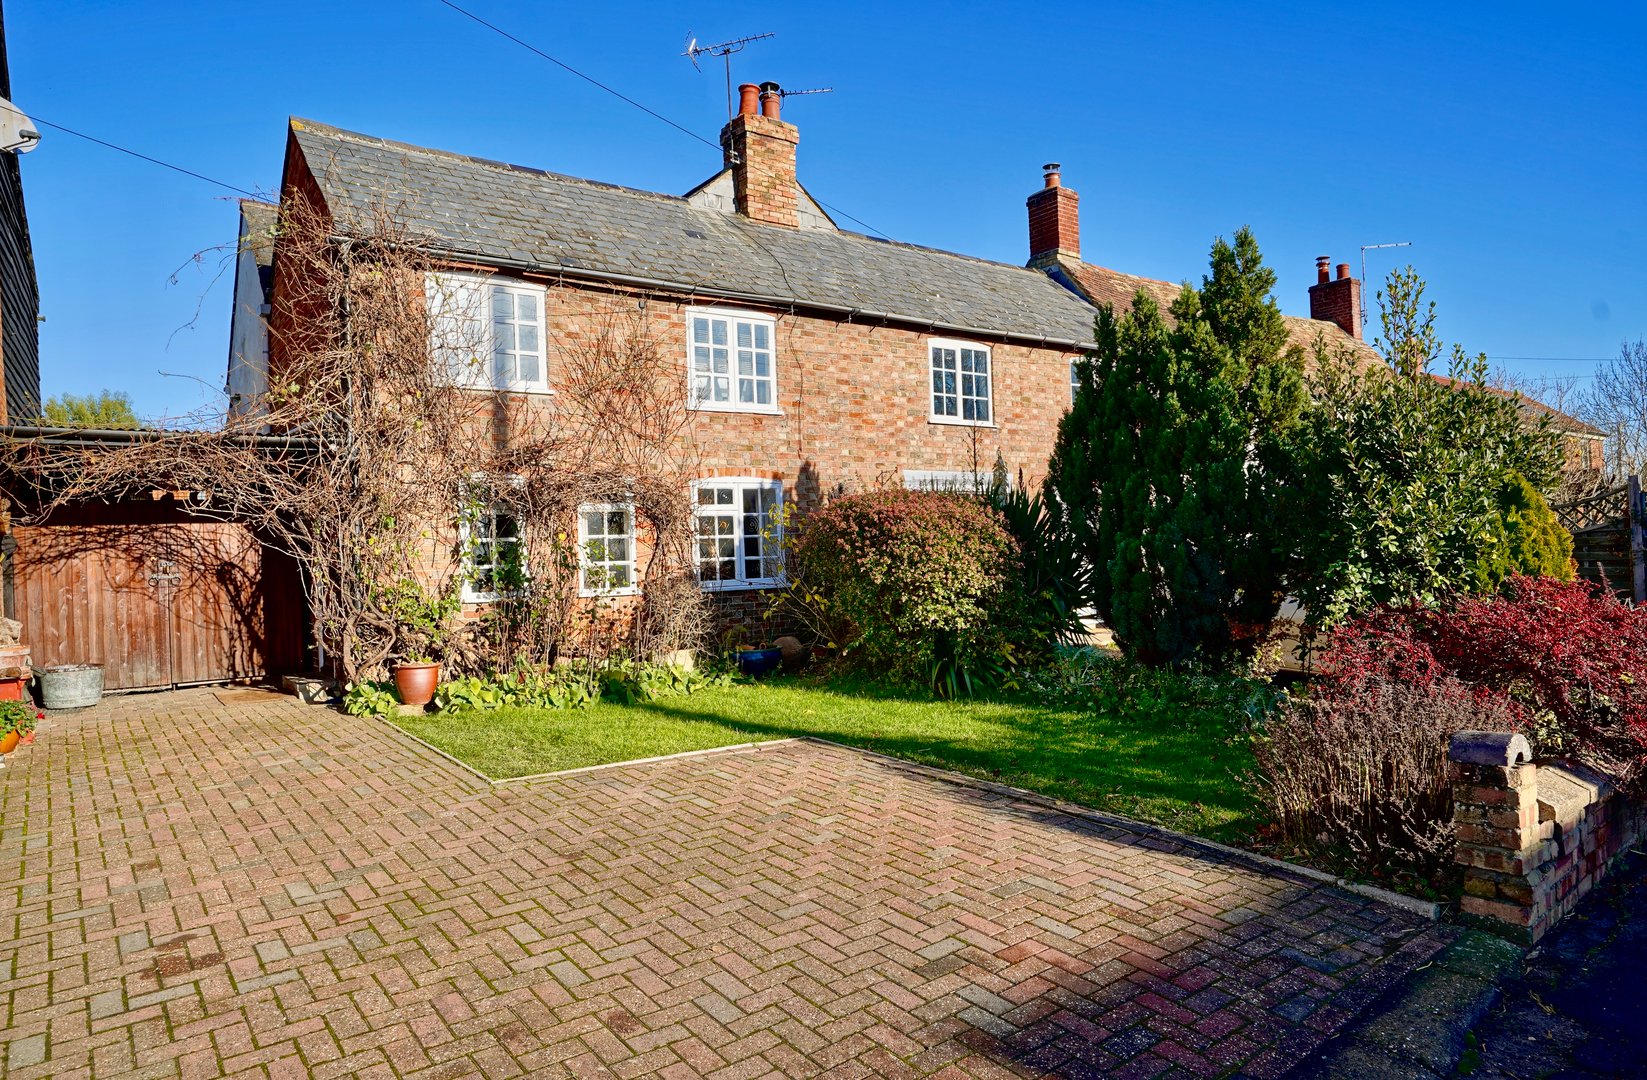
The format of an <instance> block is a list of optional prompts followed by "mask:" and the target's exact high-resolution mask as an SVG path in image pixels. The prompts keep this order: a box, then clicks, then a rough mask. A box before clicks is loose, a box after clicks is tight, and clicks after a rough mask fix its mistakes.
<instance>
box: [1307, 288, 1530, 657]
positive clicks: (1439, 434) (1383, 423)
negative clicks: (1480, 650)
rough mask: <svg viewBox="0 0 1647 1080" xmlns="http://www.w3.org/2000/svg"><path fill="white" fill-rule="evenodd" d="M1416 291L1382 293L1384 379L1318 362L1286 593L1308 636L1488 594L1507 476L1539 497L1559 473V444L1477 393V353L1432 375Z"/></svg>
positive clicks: (1431, 315) (1429, 337) (1339, 359)
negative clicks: (1298, 559)
mask: <svg viewBox="0 0 1647 1080" xmlns="http://www.w3.org/2000/svg"><path fill="white" fill-rule="evenodd" d="M1423 292H1424V282H1423V280H1422V279H1421V278H1419V276H1418V274H1417V273H1416V272H1415V271H1414V270H1412V268H1411V267H1408V268H1407V269H1406V270H1402V271H1397V272H1395V273H1393V274H1391V275H1390V277H1389V280H1388V282H1387V283H1386V285H1385V294H1384V295H1382V296H1381V297H1380V298H1381V299H1382V300H1384V310H1383V326H1384V331H1383V341H1382V342H1381V343H1380V344H1381V347H1382V348H1383V349H1384V351H1385V354H1386V355H1385V360H1386V362H1387V365H1388V367H1387V370H1378V369H1374V370H1366V369H1365V368H1364V367H1363V366H1362V365H1361V364H1360V363H1358V362H1357V360H1356V359H1355V357H1353V356H1351V355H1332V354H1329V353H1327V352H1326V351H1325V350H1324V349H1323V351H1322V352H1321V354H1320V355H1318V357H1317V370H1316V384H1315V386H1314V390H1315V393H1316V400H1317V408H1316V409H1315V411H1314V412H1313V413H1312V420H1311V426H1312V432H1311V436H1310V443H1309V444H1310V447H1311V458H1310V462H1309V468H1308V470H1307V471H1308V477H1309V479H1308V481H1307V483H1306V484H1305V487H1306V488H1307V489H1308V490H1309V491H1310V492H1311V493H1312V496H1313V497H1314V499H1315V500H1316V512H1315V513H1313V514H1311V515H1309V516H1308V517H1307V518H1305V519H1304V521H1303V522H1302V523H1301V526H1300V529H1299V532H1298V533H1297V535H1296V537H1295V540H1296V542H1297V544H1298V545H1299V547H1298V550H1299V551H1300V554H1301V555H1302V557H1303V562H1304V573H1303V574H1301V575H1300V577H1299V580H1298V581H1297V583H1296V588H1295V590H1294V594H1295V595H1296V596H1297V597H1298V599H1299V600H1300V602H1301V603H1302V604H1303V606H1304V608H1305V610H1306V611H1308V612H1309V617H1310V621H1311V622H1312V623H1313V624H1315V625H1317V626H1324V627H1331V626H1334V625H1336V624H1338V623H1340V622H1342V621H1343V620H1345V619H1346V618H1349V617H1352V616H1354V615H1356V614H1359V613H1360V612H1363V611H1368V610H1370V609H1372V608H1375V607H1377V606H1378V605H1380V604H1392V603H1393V604H1401V603H1406V602H1407V601H1409V600H1413V599H1417V600H1419V601H1422V602H1424V603H1430V604H1433V603H1437V602H1440V601H1443V600H1445V599H1447V598H1449V597H1453V596H1457V595H1460V594H1466V593H1470V592H1473V591H1480V590H1483V589H1490V588H1491V587H1493V585H1495V584H1496V581H1491V582H1484V581H1483V571H1482V566H1483V563H1484V562H1491V560H1492V559H1493V558H1494V553H1495V551H1496V550H1497V549H1498V548H1500V547H1501V546H1504V544H1505V518H1504V510H1503V506H1502V503H1501V498H1502V488H1503V483H1504V477H1505V474H1506V473H1509V472H1515V473H1519V474H1520V475H1521V476H1522V477H1524V478H1525V479H1526V481H1527V482H1529V483H1530V484H1531V485H1532V486H1533V488H1535V489H1540V490H1545V491H1548V490H1551V488H1552V487H1553V486H1554V485H1555V483H1556V482H1557V481H1558V479H1559V476H1560V462H1561V448H1560V440H1559V437H1558V436H1557V435H1556V434H1555V432H1553V431H1552V430H1550V428H1549V426H1548V424H1547V423H1542V422H1541V423H1540V424H1539V425H1538V426H1536V427H1532V426H1529V425H1528V424H1526V423H1525V422H1524V421H1523V419H1522V416H1521V412H1520V409H1519V408H1518V406H1517V404H1516V402H1515V400H1514V399H1512V398H1509V397H1506V396H1504V395H1502V394H1498V393H1494V392H1493V391H1492V390H1490V389H1488V388H1487V386H1486V385H1485V380H1486V377H1487V361H1486V357H1485V356H1477V357H1474V358H1471V357H1469V356H1466V355H1465V353H1464V351H1463V350H1462V349H1461V348H1459V347H1457V346H1454V347H1453V350H1452V358H1451V361H1450V362H1449V364H1448V368H1447V371H1448V376H1447V377H1446V378H1441V377H1439V376H1438V375H1436V374H1433V373H1432V368H1434V367H1435V365H1436V363H1437V361H1438V360H1439V358H1440V355H1441V351H1442V349H1441V344H1440V339H1439V337H1438V335H1437V333H1436V330H1435V326H1434V322H1435V305H1434V304H1433V303H1432V304H1429V305H1425V304H1424V303H1423ZM1519 527H1520V526H1519V525H1518V526H1517V528H1518V529H1519ZM1492 576H1493V575H1492V573H1491V572H1489V573H1488V574H1487V577H1488V578H1491V577H1492ZM1497 577H1498V578H1499V579H1502V577H1503V575H1502V574H1498V575H1497Z"/></svg>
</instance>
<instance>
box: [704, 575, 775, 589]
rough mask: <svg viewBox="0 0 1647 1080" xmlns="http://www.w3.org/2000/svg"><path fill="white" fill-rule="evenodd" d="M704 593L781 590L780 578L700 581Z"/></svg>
mask: <svg viewBox="0 0 1647 1080" xmlns="http://www.w3.org/2000/svg"><path fill="white" fill-rule="evenodd" d="M698 584H699V585H700V586H701V587H702V588H703V591H704V592H755V591H756V590H759V589H781V588H783V587H784V583H783V582H782V581H781V580H779V579H778V578H758V579H756V580H753V581H699V582H698Z"/></svg>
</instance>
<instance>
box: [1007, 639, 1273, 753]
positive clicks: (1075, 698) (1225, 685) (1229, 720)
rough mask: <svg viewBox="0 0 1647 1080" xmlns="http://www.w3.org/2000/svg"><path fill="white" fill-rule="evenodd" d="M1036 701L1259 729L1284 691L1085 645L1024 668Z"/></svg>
mask: <svg viewBox="0 0 1647 1080" xmlns="http://www.w3.org/2000/svg"><path fill="white" fill-rule="evenodd" d="M1024 690H1025V692H1027V693H1028V694H1029V695H1030V696H1031V697H1033V698H1034V699H1035V700H1036V701H1038V702H1042V703H1045V704H1051V705H1066V706H1072V707H1075V708H1081V709H1090V710H1091V711H1093V712H1097V713H1099V714H1101V715H1105V716H1115V717H1130V718H1134V719H1136V720H1138V721H1139V722H1148V723H1161V724H1168V725H1173V726H1175V727H1182V726H1184V725H1186V724H1187V725H1192V726H1202V725H1211V726H1213V727H1215V728H1226V729H1228V730H1230V731H1232V732H1250V731H1256V730H1260V729H1261V728H1262V727H1263V725H1264V724H1265V723H1266V721H1267V720H1268V718H1269V717H1270V716H1271V715H1272V714H1273V713H1274V712H1275V710H1276V708H1277V707H1278V705H1279V704H1280V703H1282V702H1284V701H1285V700H1286V694H1285V692H1283V691H1280V690H1277V689H1276V688H1275V687H1274V686H1272V685H1270V684H1269V683H1267V682H1265V681H1263V680H1262V679H1252V678H1246V677H1243V676H1240V675H1228V674H1222V673H1218V672H1208V671H1198V670H1195V669H1181V670H1180V669H1173V668H1155V667H1148V666H1146V665H1144V664H1141V663H1137V662H1134V661H1132V660H1128V659H1125V658H1122V657H1116V656H1113V655H1109V654H1106V653H1103V652H1100V651H1099V650H1097V649H1093V648H1089V647H1079V648H1064V649H1059V650H1058V651H1057V653H1056V655H1055V656H1054V657H1053V659H1052V660H1051V661H1050V662H1048V663H1046V664H1044V665H1042V666H1041V667H1039V668H1037V669H1036V670H1034V671H1033V672H1030V673H1029V674H1027V675H1026V676H1025V678H1024Z"/></svg>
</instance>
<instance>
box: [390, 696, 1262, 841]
mask: <svg viewBox="0 0 1647 1080" xmlns="http://www.w3.org/2000/svg"><path fill="white" fill-rule="evenodd" d="M1159 716H1160V713H1159V712H1158V711H1155V712H1152V711H1151V710H1149V709H1147V708H1143V707H1140V708H1139V709H1138V710H1137V711H1136V713H1135V712H1134V710H1132V709H1129V708H1127V707H1126V706H1125V705H1122V706H1118V707H1117V710H1116V711H1115V712H1112V713H1107V714H1104V715H1097V714H1095V713H1093V712H1090V711H1086V712H1084V711H1082V710H1080V709H1075V708H1070V707H1052V706H1046V705H1041V704H1037V703H1034V702H1030V701H1022V700H1012V699H1001V700H995V701H965V702H949V701H934V700H932V699H931V698H924V697H922V696H920V695H917V694H911V693H903V692H897V691H891V690H887V689H884V688H881V687H879V686H877V685H876V684H873V683H868V682H861V681H856V680H853V681H843V680H835V681H818V680H812V679H805V678H776V679H772V680H769V681H767V682H764V683H760V684H757V685H752V686H748V685H746V686H733V687H729V688H725V689H716V690H705V691H701V692H699V693H696V694H693V695H691V696H690V697H680V698H670V699H665V700H662V701H654V702H650V703H647V704H641V705H613V704H606V703H602V704H599V705H596V706H594V707H593V708H590V709H585V710H576V709H562V710H554V709H542V710H539V709H497V710H493V711H489V712H473V713H458V714H454V713H432V714H428V715H423V716H402V717H397V718H396V719H395V722H396V723H397V724H399V725H400V726H401V727H403V728H405V729H406V730H407V731H409V732H411V733H412V734H414V735H416V736H418V737H419V738H422V739H425V740H427V741H428V742H430V743H432V744H434V745H435V746H437V747H439V748H440V749H442V750H444V751H446V752H447V753H449V754H451V755H452V756H453V757H456V758H458V759H460V760H462V761H465V762H467V763H468V764H470V765H472V766H474V767H475V768H477V769H479V770H480V771H482V772H484V773H486V774H487V775H488V776H491V777H494V778H497V779H503V778H506V777H511V776H527V775H530V774H533V773H542V772H552V771H555V770H559V769H573V768H578V767H580V766H585V765H602V764H606V763H608V762H614V761H627V760H631V759H634V758H643V757H654V756H657V755H660V754H674V753H679V752H681V751H685V750H704V749H708V748H710V747H716V746H729V745H733V744H736V743H747V742H758V741H761V740H765V739H782V738H788V737H791V736H798V735H815V736H818V737H821V738H825V739H832V740H834V741H836V742H842V743H848V744H850V745H853V746H861V747H864V748H866V749H870V750H876V751H879V752H880V753H883V754H890V755H894V756H896V757H901V758H907V759H909V760H911V761H917V762H920V763H922V764H926V765H936V766H939V767H942V768H946V769H954V770H956V771H959V772H964V773H968V774H970V775H972V776H978V777H983V778H986V779H991V780H998V781H1000V782H1002V783H1006V784H1012V785H1015V786H1018V787H1024V788H1029V789H1031V790H1034V791H1039V792H1042V793H1044V794H1047V795H1053V796H1056V797H1059V798H1063V799H1068V800H1070V801H1071V802H1077V803H1084V804H1085V805H1088V806H1092V807H1096V808H1098V809H1101V810H1108V811H1111V812H1114V813H1117V814H1123V815H1125V816H1128V817H1133V818H1139V819H1142V820H1145V821H1154V822H1158V823H1160V824H1163V825H1167V826H1170V827H1172V828H1174V829H1180V830H1183V831H1185V832H1193V833H1198V834H1200V835H1203V836H1209V837H1214V838H1218V839H1235V838H1238V837H1239V836H1240V835H1242V834H1243V833H1244V832H1246V831H1247V830H1248V829H1249V828H1250V826H1251V820H1250V813H1251V811H1252V803H1251V800H1250V799H1249V798H1248V797H1247V794H1246V792H1245V791H1244V790H1243V789H1242V786H1241V784H1240V783H1239V780H1238V777H1239V775H1240V774H1241V773H1243V772H1245V771H1246V770H1247V769H1248V768H1249V767H1250V765H1251V763H1252V758H1251V755H1250V754H1249V752H1248V749H1247V742H1246V738H1245V736H1243V735H1241V734H1239V733H1238V732H1237V731H1236V730H1235V729H1234V728H1233V727H1232V726H1230V725H1227V724H1225V723H1224V722H1222V721H1219V720H1215V719H1212V718H1210V717H1208V716H1207V715H1206V714H1204V713H1202V714H1198V713H1196V712H1195V711H1194V710H1185V712H1184V713H1183V715H1182V716H1181V717H1179V718H1177V719H1175V720H1174V721H1173V722H1171V723H1164V722H1162V721H1161V720H1160V719H1158V717H1159Z"/></svg>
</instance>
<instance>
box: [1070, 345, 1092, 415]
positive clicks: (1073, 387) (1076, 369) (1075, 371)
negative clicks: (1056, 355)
mask: <svg viewBox="0 0 1647 1080" xmlns="http://www.w3.org/2000/svg"><path fill="white" fill-rule="evenodd" d="M1091 362H1092V361H1091V360H1090V359H1089V358H1088V357H1085V356H1072V357H1070V358H1069V403H1070V404H1071V405H1074V404H1075V394H1076V391H1078V390H1080V389H1081V365H1082V364H1090V363H1091Z"/></svg>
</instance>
